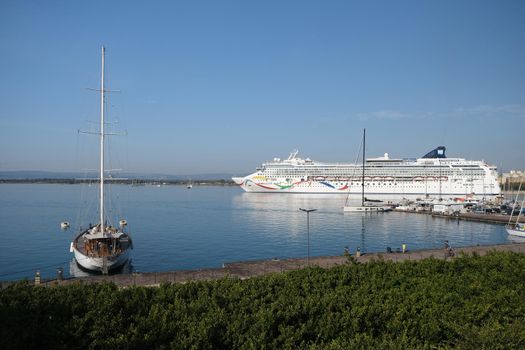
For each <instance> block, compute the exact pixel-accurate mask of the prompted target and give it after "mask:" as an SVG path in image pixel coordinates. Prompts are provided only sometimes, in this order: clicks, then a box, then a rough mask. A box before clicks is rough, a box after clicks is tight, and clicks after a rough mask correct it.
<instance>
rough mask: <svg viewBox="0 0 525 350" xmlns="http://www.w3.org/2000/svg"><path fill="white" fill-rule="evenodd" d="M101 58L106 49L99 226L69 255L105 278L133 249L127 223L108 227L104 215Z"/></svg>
mask: <svg viewBox="0 0 525 350" xmlns="http://www.w3.org/2000/svg"><path fill="white" fill-rule="evenodd" d="M104 57H105V48H104V47H102V77H101V88H100V132H98V133H97V134H98V135H99V136H100V174H99V182H100V193H99V200H100V201H99V203H100V204H99V214H100V217H99V223H98V224H96V225H90V227H89V228H88V229H85V230H81V232H80V233H79V234H78V235H77V236H76V237H75V238H74V239H73V241H72V242H71V246H70V252H72V253H74V255H75V260H76V261H77V263H78V264H79V265H80V266H82V267H83V268H85V269H87V270H91V271H99V272H102V273H103V274H107V273H108V272H109V271H110V270H114V269H116V268H119V267H121V266H122V265H124V264H125V263H126V262H127V261H128V259H129V253H130V250H131V249H132V248H133V243H132V240H131V237H130V235H129V234H128V233H126V232H124V229H125V228H126V226H127V221H126V220H120V221H119V223H118V226H114V225H111V224H110V223H108V220H107V218H106V216H105V213H104V138H105V136H107V135H108V134H107V133H105V132H104V126H105V121H104V105H105V99H104V93H105V92H107V91H108V90H105V87H104Z"/></svg>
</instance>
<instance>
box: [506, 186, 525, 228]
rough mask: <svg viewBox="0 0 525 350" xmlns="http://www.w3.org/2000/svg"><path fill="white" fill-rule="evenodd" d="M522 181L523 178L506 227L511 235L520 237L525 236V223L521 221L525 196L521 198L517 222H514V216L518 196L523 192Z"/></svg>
mask: <svg viewBox="0 0 525 350" xmlns="http://www.w3.org/2000/svg"><path fill="white" fill-rule="evenodd" d="M522 183H523V179H522V180H521V182H520V187H519V188H518V193H517V194H516V198H515V199H514V205H513V207H512V212H511V213H510V218H509V222H508V224H507V225H506V226H505V229H506V230H507V233H508V234H509V235H512V236H518V237H525V224H522V223H520V217H521V213H522V211H523V206H524V205H525V197H524V198H523V199H522V200H521V205H520V209H519V212H518V216H517V217H516V222H515V223H512V216H513V215H514V210H515V209H516V204H517V203H518V196H519V195H520V192H521V184H522Z"/></svg>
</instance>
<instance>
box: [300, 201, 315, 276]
mask: <svg viewBox="0 0 525 350" xmlns="http://www.w3.org/2000/svg"><path fill="white" fill-rule="evenodd" d="M299 210H301V211H304V212H305V213H306V234H307V237H308V255H307V258H306V259H307V260H306V261H307V262H308V267H310V212H312V211H316V210H317V209H303V208H299Z"/></svg>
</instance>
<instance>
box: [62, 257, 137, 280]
mask: <svg viewBox="0 0 525 350" xmlns="http://www.w3.org/2000/svg"><path fill="white" fill-rule="evenodd" d="M131 273H133V265H132V263H131V259H129V260H128V261H127V262H126V263H125V264H124V265H122V266H121V267H119V268H118V269H115V270H112V271H110V272H109V274H110V275H119V274H126V275H129V274H131ZM97 275H101V272H95V271H90V270H86V269H84V268H83V267H82V266H80V265H79V264H77V261H76V260H75V259H74V258H73V259H71V260H70V261H69V276H70V277H88V276H97Z"/></svg>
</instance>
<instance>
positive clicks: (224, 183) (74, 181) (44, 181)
mask: <svg viewBox="0 0 525 350" xmlns="http://www.w3.org/2000/svg"><path fill="white" fill-rule="evenodd" d="M98 181H99V180H98V179H74V178H68V179H50V178H41V179H0V184H67V185H74V184H90V183H98ZM104 181H105V182H107V183H113V184H120V185H132V186H143V185H188V180H154V179H105V180H104ZM191 184H192V185H193V186H201V185H202V186H206V185H214V186H231V185H235V182H233V180H225V179H211V180H198V181H192V182H191Z"/></svg>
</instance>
